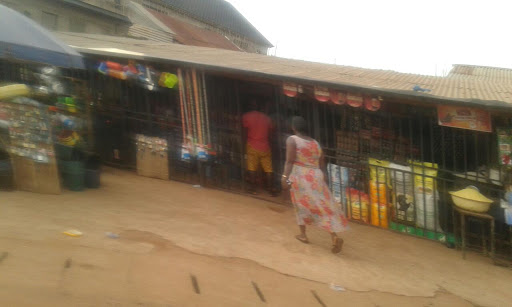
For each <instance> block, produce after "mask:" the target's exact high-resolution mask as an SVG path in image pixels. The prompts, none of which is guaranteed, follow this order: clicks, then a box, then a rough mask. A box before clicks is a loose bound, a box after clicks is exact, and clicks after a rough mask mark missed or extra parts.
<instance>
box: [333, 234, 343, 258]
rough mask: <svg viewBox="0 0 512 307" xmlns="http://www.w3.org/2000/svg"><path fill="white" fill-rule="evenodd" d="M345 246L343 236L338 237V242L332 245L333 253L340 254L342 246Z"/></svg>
mask: <svg viewBox="0 0 512 307" xmlns="http://www.w3.org/2000/svg"><path fill="white" fill-rule="evenodd" d="M342 247H343V239H342V238H336V243H334V244H333V245H332V249H331V251H332V253H333V254H338V253H339V252H341V248H342Z"/></svg>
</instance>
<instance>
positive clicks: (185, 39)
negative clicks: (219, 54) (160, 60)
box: [147, 9, 240, 51]
mask: <svg viewBox="0 0 512 307" xmlns="http://www.w3.org/2000/svg"><path fill="white" fill-rule="evenodd" d="M147 11H148V12H149V13H151V14H152V15H153V16H155V17H156V18H157V19H158V20H159V21H160V22H162V23H163V24H164V25H165V26H167V27H168V28H169V29H170V30H172V32H174V33H175V34H176V36H175V38H176V40H177V41H178V42H180V43H181V44H184V45H189V46H199V47H211V48H221V49H227V50H233V51H240V49H239V48H238V47H237V46H236V45H235V44H233V43H232V42H231V41H230V40H229V39H227V38H226V37H225V36H223V35H221V34H219V33H217V32H213V31H210V30H208V29H203V28H200V27H198V26H194V25H192V24H189V23H186V22H184V21H181V20H179V19H177V18H174V17H171V16H168V15H165V14H162V13H159V12H157V11H154V10H152V9H147Z"/></svg>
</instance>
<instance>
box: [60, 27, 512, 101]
mask: <svg viewBox="0 0 512 307" xmlns="http://www.w3.org/2000/svg"><path fill="white" fill-rule="evenodd" d="M58 36H59V37H60V38H61V39H62V40H64V41H65V42H67V43H68V44H69V45H72V46H74V47H75V49H77V50H78V51H79V52H82V53H85V54H95V55H103V56H109V55H110V56H117V57H122V58H123V57H124V58H130V55H128V54H126V53H119V54H116V53H112V52H107V51H104V50H105V49H104V48H116V49H120V50H124V51H130V52H137V53H141V54H143V57H144V58H145V59H147V60H153V61H166V62H170V63H175V64H183V65H191V66H196V67H202V68H205V69H208V70H212V71H221V72H229V73H234V74H245V75H250V76H254V77H260V78H271V79H276V80H282V81H293V82H298V83H305V84H313V85H324V86H328V87H333V88H338V89H348V90H356V91H357V90H359V91H365V92H369V93H374V94H381V95H385V94H393V95H394V96H396V97H402V98H408V97H409V98H414V99H416V100H421V101H425V102H432V103H436V102H437V103H454V104H468V105H479V106H486V107H489V108H507V109H508V108H511V107H512V84H510V83H506V82H490V81H486V80H468V79H462V78H461V79H458V78H446V77H434V76H423V75H414V74H405V73H399V72H394V71H388V70H374V69H364V68H357V67H349V66H340V65H330V64H322V63H313V62H306V61H299V60H291V59H284V58H278V57H272V56H264V55H259V54H253V53H244V52H235V51H229V50H222V49H213V48H204V47H195V46H184V45H179V44H168V43H158V42H152V41H147V40H135V39H130V38H120V37H111V36H104V35H92V34H75V33H58ZM99 48H103V49H102V50H100V49H99ZM415 88H416V90H414V89H415ZM418 88H420V89H422V90H423V89H426V90H427V91H426V92H421V91H418V90H417V89H418Z"/></svg>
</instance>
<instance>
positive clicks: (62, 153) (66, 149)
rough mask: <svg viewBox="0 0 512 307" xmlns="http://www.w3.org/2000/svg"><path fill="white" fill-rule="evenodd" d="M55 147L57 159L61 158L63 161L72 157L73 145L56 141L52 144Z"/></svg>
mask: <svg viewBox="0 0 512 307" xmlns="http://www.w3.org/2000/svg"><path fill="white" fill-rule="evenodd" d="M54 147H55V155H56V156H57V159H59V160H63V161H69V160H71V159H72V158H73V147H71V146H66V145H62V144H59V143H56V144H55V145H54Z"/></svg>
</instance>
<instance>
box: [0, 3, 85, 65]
mask: <svg viewBox="0 0 512 307" xmlns="http://www.w3.org/2000/svg"><path fill="white" fill-rule="evenodd" d="M0 58H7V59H18V60H26V61H32V62H38V63H45V64H50V65H55V66H59V67H67V68H84V64H83V61H82V56H81V55H80V54H79V53H78V52H76V51H75V50H74V49H73V48H70V47H69V46H68V45H66V44H65V43H63V42H61V41H60V40H59V39H57V38H56V37H55V36H54V35H53V34H52V33H50V32H49V31H47V30H46V29H44V28H43V27H41V26H40V25H39V24H37V23H36V22H35V21H33V20H32V19H30V18H28V17H26V16H24V15H22V14H20V13H18V12H16V11H14V10H12V9H10V8H8V7H6V6H3V5H0Z"/></svg>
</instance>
